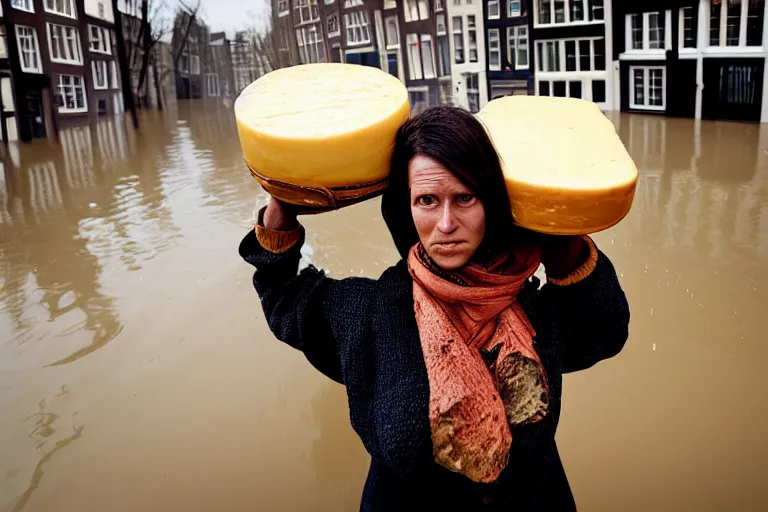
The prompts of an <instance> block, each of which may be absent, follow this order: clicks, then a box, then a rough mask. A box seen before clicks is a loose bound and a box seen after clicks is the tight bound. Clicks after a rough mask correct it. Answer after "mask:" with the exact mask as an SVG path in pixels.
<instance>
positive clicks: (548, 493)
mask: <svg viewBox="0 0 768 512" xmlns="http://www.w3.org/2000/svg"><path fill="white" fill-rule="evenodd" d="M302 243H303V238H302V239H301V240H300V241H299V243H297V244H296V245H294V246H293V247H292V248H291V249H290V250H288V251H286V252H284V253H280V254H275V253H271V252H268V251H266V250H265V249H264V248H262V247H261V246H260V244H259V242H258V241H257V239H256V236H255V233H254V232H253V231H251V232H250V233H249V234H248V235H247V236H246V237H245V238H244V239H243V241H242V243H241V245H240V255H241V256H242V257H243V258H244V259H245V260H246V261H247V262H248V263H250V264H251V265H253V266H254V267H256V272H255V274H254V277H253V283H254V286H255V287H256V291H257V292H258V294H259V296H260V297H261V303H262V307H263V309H264V313H265V315H266V319H267V322H268V323H269V327H270V329H271V330H272V332H273V333H274V334H275V336H276V337H277V338H278V339H280V340H282V341H283V342H285V343H287V344H289V345H290V346H292V347H294V348H296V349H298V350H301V351H302V352H303V353H304V354H305V356H306V358H307V359H308V360H309V362H310V363H311V364H312V365H313V366H314V367H315V368H317V369H318V370H319V371H321V372H322V373H323V374H325V375H327V376H328V377H330V378H331V379H333V380H335V381H337V382H339V383H341V384H343V385H345V386H346V390H347V396H348V399H349V412H350V419H351V422H352V427H353V428H354V429H355V431H356V432H357V434H358V435H359V436H360V439H361V440H362V442H363V444H364V445H365V448H366V450H367V451H368V453H369V454H370V455H371V466H370V470H369V473H368V478H367V481H366V483H365V489H364V491H363V498H362V503H361V507H360V508H361V510H364V511H374V510H375V511H379V510H386V511H403V510H419V511H427V510H430V511H431V510H435V511H441V512H444V511H449V510H461V511H470V510H486V509H487V510H514V511H523V510H544V511H558V510H575V504H574V501H573V496H572V494H571V490H570V487H569V485H568V480H567V479H566V476H565V472H564V470H563V465H562V463H561V461H560V456H559V455H558V452H557V446H556V444H555V431H556V429H557V424H558V420H559V418H560V406H561V404H560V397H561V391H562V374H563V373H567V372H573V371H578V370H583V369H585V368H589V367H590V366H592V365H594V364H595V363H597V362H599V361H601V360H602V359H606V358H609V357H612V356H614V355H616V354H617V353H618V352H619V351H620V350H621V349H622V347H623V345H624V342H625V341H626V339H627V336H628V325H629V308H628V305H627V301H626V298H625V296H624V292H623V291H622V289H621V286H620V285H619V282H618V280H617V278H616V273H615V271H614V269H613V265H612V264H611V262H610V260H609V259H608V258H607V257H606V256H605V255H604V254H603V253H602V252H600V253H599V256H598V262H597V267H596V268H595V270H594V271H593V272H592V274H590V275H589V276H588V277H587V278H586V279H584V280H583V281H581V282H578V283H576V284H572V285H569V286H555V285H553V284H546V285H544V286H543V287H541V288H540V289H538V288H539V287H538V280H535V278H534V279H532V280H531V282H530V283H529V285H528V286H527V287H526V288H525V290H524V291H523V292H522V293H521V295H520V297H519V300H520V303H521V304H522V306H523V308H524V310H525V311H526V313H527V314H528V317H529V319H530V321H531V323H532V325H533V327H534V329H535V330H536V333H537V336H536V338H535V346H536V349H537V351H538V353H539V354H540V356H541V359H542V362H543V364H544V367H545V369H546V371H547V376H548V379H549V386H550V401H549V404H550V405H549V414H548V415H547V416H546V418H545V419H544V420H543V421H541V422H539V423H537V424H534V425H530V426H525V427H521V428H515V429H513V431H512V438H513V441H512V448H511V452H510V461H509V464H508V466H507V468H506V469H505V470H504V472H503V473H502V474H501V476H500V477H499V479H498V480H497V481H496V482H495V483H493V484H477V483H473V482H472V481H470V480H469V479H467V478H466V477H464V476H463V475H460V474H456V473H452V472H450V471H448V470H447V469H444V468H443V467H441V466H439V465H438V464H436V463H435V462H434V458H433V455H432V440H431V435H430V424H429V417H428V414H429V413H428V404H429V383H428V380H427V369H426V366H425V363H424V357H423V355H422V351H421V344H420V341H419V332H418V329H417V326H416V318H415V315H414V310H413V291H412V287H413V281H412V279H411V276H410V274H409V273H408V269H407V266H406V262H405V261H404V260H403V261H400V262H399V263H398V264H397V265H395V266H394V267H391V268H389V269H388V270H386V271H385V272H384V273H383V274H382V275H381V277H380V278H379V279H366V278H357V277H352V278H347V279H341V280H336V279H331V278H328V277H326V276H325V275H324V273H323V272H322V271H319V270H317V269H316V268H314V267H312V266H310V267H308V268H306V269H304V270H302V271H301V272H298V268H299V259H300V257H301V255H300V248H301V245H302Z"/></svg>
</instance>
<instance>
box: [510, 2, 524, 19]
mask: <svg viewBox="0 0 768 512" xmlns="http://www.w3.org/2000/svg"><path fill="white" fill-rule="evenodd" d="M522 2H523V0H507V18H517V17H519V16H522V14H523V6H522ZM513 5H517V9H514V10H513V9H512V6H513Z"/></svg>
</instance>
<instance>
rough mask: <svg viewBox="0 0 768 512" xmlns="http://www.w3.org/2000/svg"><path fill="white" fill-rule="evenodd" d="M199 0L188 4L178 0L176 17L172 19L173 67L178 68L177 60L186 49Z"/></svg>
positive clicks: (198, 9) (197, 10) (195, 21)
mask: <svg viewBox="0 0 768 512" xmlns="http://www.w3.org/2000/svg"><path fill="white" fill-rule="evenodd" d="M200 1H201V0H196V2H195V3H194V4H188V3H187V2H185V1H184V0H179V6H178V7H177V9H176V17H175V20H174V48H173V69H178V68H179V60H180V59H181V56H182V55H183V54H184V50H185V49H186V46H187V39H189V32H190V30H191V29H192V27H194V26H195V24H197V14H198V12H199V11H200ZM176 36H178V38H176Z"/></svg>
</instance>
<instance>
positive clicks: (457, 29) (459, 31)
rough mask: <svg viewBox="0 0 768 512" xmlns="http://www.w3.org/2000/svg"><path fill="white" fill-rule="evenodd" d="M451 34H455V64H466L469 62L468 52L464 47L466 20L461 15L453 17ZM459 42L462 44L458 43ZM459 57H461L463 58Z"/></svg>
mask: <svg viewBox="0 0 768 512" xmlns="http://www.w3.org/2000/svg"><path fill="white" fill-rule="evenodd" d="M457 21H458V23H457ZM451 34H452V35H453V64H464V63H465V62H467V54H466V51H465V49H464V22H463V21H462V19H461V16H452V17H451ZM456 36H458V37H456ZM457 42H458V43H461V44H460V45H459V44H456V43H457ZM457 57H461V60H459V59H458V58H457Z"/></svg>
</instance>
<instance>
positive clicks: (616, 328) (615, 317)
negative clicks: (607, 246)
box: [540, 248, 629, 373]
mask: <svg viewBox="0 0 768 512" xmlns="http://www.w3.org/2000/svg"><path fill="white" fill-rule="evenodd" d="M595 251H596V253H597V261H596V264H595V267H594V270H592V272H591V273H589V275H587V276H586V277H584V278H583V279H580V280H578V281H577V282H574V283H572V284H567V285H559V284H552V283H547V284H545V285H544V286H543V287H542V289H541V292H540V294H541V295H540V298H541V300H542V301H543V302H544V303H545V304H546V310H547V311H548V315H549V318H550V319H551V320H550V321H554V322H555V323H556V331H557V336H558V337H559V339H560V342H561V346H562V351H563V352H562V354H563V372H564V373H568V372H575V371H579V370H584V369H586V368H589V367H591V366H593V365H595V364H596V363H598V362H600V361H602V360H603V359H607V358H610V357H613V356H615V355H616V354H618V353H619V352H620V351H621V349H622V348H623V347H624V343H625V342H626V341H627V338H628V336H629V304H628V303H627V298H626V296H625V295H624V291H623V290H622V288H621V285H620V284H619V280H618V277H617V276H616V271H615V270H614V268H613V264H612V263H611V261H610V260H609V259H608V257H607V256H606V255H605V254H603V252H602V251H600V250H599V249H597V248H595Z"/></svg>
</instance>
